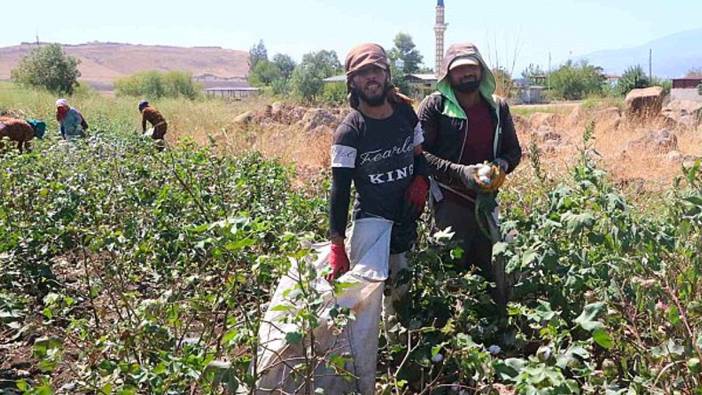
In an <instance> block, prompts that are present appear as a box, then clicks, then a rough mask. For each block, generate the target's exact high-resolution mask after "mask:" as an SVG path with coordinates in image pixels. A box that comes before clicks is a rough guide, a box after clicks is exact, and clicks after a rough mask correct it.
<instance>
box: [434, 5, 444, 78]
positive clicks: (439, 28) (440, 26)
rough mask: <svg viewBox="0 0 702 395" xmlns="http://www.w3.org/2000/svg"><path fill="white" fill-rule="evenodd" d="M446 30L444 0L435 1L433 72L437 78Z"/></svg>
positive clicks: (442, 55)
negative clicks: (434, 58)
mask: <svg viewBox="0 0 702 395" xmlns="http://www.w3.org/2000/svg"><path fill="white" fill-rule="evenodd" d="M445 31H446V23H444V0H437V2H436V24H435V25H434V34H435V35H436V63H435V66H434V74H436V76H437V78H438V76H439V70H440V69H441V60H442V59H443V58H444V32H445Z"/></svg>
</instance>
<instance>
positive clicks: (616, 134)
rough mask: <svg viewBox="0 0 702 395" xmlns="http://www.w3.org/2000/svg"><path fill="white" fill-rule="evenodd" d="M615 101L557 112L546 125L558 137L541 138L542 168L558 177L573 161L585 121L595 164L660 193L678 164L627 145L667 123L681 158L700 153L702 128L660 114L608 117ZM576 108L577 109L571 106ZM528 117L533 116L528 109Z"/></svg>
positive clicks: (523, 136)
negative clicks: (551, 141)
mask: <svg viewBox="0 0 702 395" xmlns="http://www.w3.org/2000/svg"><path fill="white" fill-rule="evenodd" d="M613 104H614V103H611V102H607V101H604V102H600V103H595V104H589V105H588V106H587V107H588V108H587V109H585V108H581V110H580V115H579V116H578V117H577V120H576V121H575V122H573V117H572V116H571V117H570V119H569V115H563V113H558V112H555V114H557V115H556V118H555V119H556V120H555V122H553V124H551V125H550V129H549V130H553V131H554V132H555V133H558V134H559V135H560V136H561V142H560V143H559V144H554V145H551V146H550V147H549V145H548V144H545V143H543V142H541V141H539V142H538V143H537V144H538V145H539V146H540V148H541V149H542V152H543V162H544V168H545V169H546V170H547V171H548V172H549V173H550V174H552V175H554V176H559V175H562V174H564V172H565V171H567V169H568V168H569V167H570V166H571V165H572V164H573V163H574V162H575V161H576V160H577V158H578V149H579V148H580V147H582V135H583V132H584V130H585V126H586V125H587V124H588V123H589V122H590V121H593V122H595V132H594V135H593V137H594V148H595V151H596V152H597V154H599V155H598V158H599V163H600V166H601V167H602V168H604V169H605V170H607V171H608V172H609V174H610V176H611V177H612V179H613V181H614V182H617V183H619V184H620V185H622V186H624V187H630V188H631V189H632V190H633V191H638V192H643V191H648V192H655V193H657V192H661V191H665V190H666V189H668V188H669V187H670V185H671V184H672V182H673V180H674V178H675V177H676V176H679V175H680V174H681V165H682V164H681V163H679V162H672V161H670V160H668V159H667V152H663V151H661V152H656V151H655V150H651V149H647V148H643V147H635V148H632V147H631V146H630V145H629V144H630V143H632V142H633V141H636V140H639V139H642V138H645V137H646V136H647V135H648V134H649V133H651V132H654V131H659V130H661V129H664V128H667V129H668V130H670V131H671V132H673V133H674V134H675V135H676V136H677V140H678V144H677V151H679V152H680V154H681V155H682V157H685V158H693V157H694V158H700V157H702V127H698V128H697V130H692V129H688V128H684V127H671V126H670V125H667V124H666V123H665V122H664V121H663V120H662V119H660V118H653V119H645V120H635V121H630V120H627V119H626V118H625V117H621V119H620V120H619V121H617V117H614V116H612V108H613V107H616V106H613ZM571 111H575V110H571ZM530 116H533V114H531V115H530ZM533 132H535V130H534V129H533V127H532V126H528V127H523V128H522V130H521V131H520V141H521V142H522V145H523V146H524V147H527V146H528V144H529V143H530V141H531V140H532V139H533V138H536V137H535V136H534V135H533Z"/></svg>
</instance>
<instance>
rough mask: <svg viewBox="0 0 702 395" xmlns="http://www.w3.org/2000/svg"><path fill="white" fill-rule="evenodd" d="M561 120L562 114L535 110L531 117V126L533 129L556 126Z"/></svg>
mask: <svg viewBox="0 0 702 395" xmlns="http://www.w3.org/2000/svg"><path fill="white" fill-rule="evenodd" d="M559 122H560V116H559V115H558V114H553V113H549V112H535V113H533V114H531V116H530V117H529V127H531V128H532V129H541V128H543V127H555V126H556V125H557V124H558V123H559Z"/></svg>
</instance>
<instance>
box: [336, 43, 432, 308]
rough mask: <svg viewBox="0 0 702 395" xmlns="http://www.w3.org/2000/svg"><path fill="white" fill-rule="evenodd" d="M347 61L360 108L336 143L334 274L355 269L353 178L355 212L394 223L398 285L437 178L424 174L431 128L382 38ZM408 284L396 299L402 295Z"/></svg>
mask: <svg viewBox="0 0 702 395" xmlns="http://www.w3.org/2000/svg"><path fill="white" fill-rule="evenodd" d="M345 69H346V79H347V89H348V92H349V95H348V98H349V103H350V105H351V107H352V110H351V112H350V113H349V115H348V116H347V117H346V118H345V119H344V121H343V122H342V123H341V124H340V125H339V127H338V128H337V129H336V131H335V133H334V137H333V144H332V147H331V163H332V188H331V196H330V211H329V218H330V220H329V222H330V238H331V242H332V246H331V255H330V258H329V261H330V262H329V263H330V266H331V269H332V272H331V274H330V275H329V276H328V279H329V280H333V279H336V278H337V277H339V276H340V275H341V274H343V273H344V272H346V271H348V270H349V265H350V263H349V258H348V256H347V253H346V248H345V236H346V225H347V218H348V211H349V204H350V196H351V184H352V182H353V184H354V185H355V187H356V196H355V202H354V208H353V220H358V219H361V218H368V217H380V218H385V219H388V220H390V221H393V223H394V225H393V226H392V231H391V241H390V254H391V255H390V262H389V266H390V279H389V280H390V284H391V286H392V285H393V283H394V282H395V281H396V280H397V276H398V273H399V271H401V270H402V268H404V267H406V260H405V256H404V253H405V252H406V251H408V250H409V249H410V247H411V245H412V244H413V243H414V241H415V238H416V220H417V218H418V217H419V215H421V212H422V211H423V209H424V204H425V201H426V195H427V191H428V186H429V184H428V179H427V177H426V175H423V174H422V172H423V171H424V172H426V165H424V166H423V165H422V163H423V162H424V158H423V157H422V155H421V145H420V144H421V143H422V139H423V136H422V133H421V128H419V127H418V125H419V120H418V118H417V116H416V114H415V112H414V110H413V108H412V106H411V100H410V99H409V98H407V97H405V96H403V95H402V94H400V93H399V92H398V91H397V89H396V88H394V87H393V86H392V84H391V83H390V67H389V63H388V58H387V55H386V53H385V50H384V49H383V48H382V47H381V46H380V45H377V44H362V45H359V46H357V47H355V48H353V49H351V51H349V54H348V55H347V57H346V62H345ZM423 169H424V170H423ZM404 288H405V289H404V290H399V291H397V292H396V293H394V296H393V297H392V299H395V300H399V299H401V297H402V294H403V293H404V292H405V291H406V288H407V287H404ZM389 303H390V304H389ZM389 303H388V301H386V306H387V308H392V307H394V306H392V304H394V303H393V302H389Z"/></svg>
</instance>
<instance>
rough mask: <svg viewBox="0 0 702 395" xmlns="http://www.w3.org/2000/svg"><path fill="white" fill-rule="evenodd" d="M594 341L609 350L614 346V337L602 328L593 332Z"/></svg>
mask: <svg viewBox="0 0 702 395" xmlns="http://www.w3.org/2000/svg"><path fill="white" fill-rule="evenodd" d="M592 339H593V340H594V341H595V343H597V344H599V345H600V346H601V347H602V348H604V349H607V350H609V349H611V348H612V345H614V342H613V341H612V337H611V336H610V335H609V333H607V331H605V330H604V329H602V328H598V329H595V330H594V331H593V332H592Z"/></svg>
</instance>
